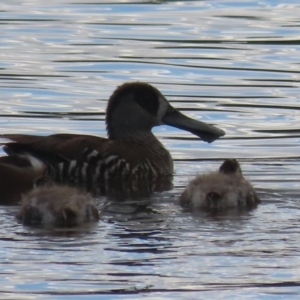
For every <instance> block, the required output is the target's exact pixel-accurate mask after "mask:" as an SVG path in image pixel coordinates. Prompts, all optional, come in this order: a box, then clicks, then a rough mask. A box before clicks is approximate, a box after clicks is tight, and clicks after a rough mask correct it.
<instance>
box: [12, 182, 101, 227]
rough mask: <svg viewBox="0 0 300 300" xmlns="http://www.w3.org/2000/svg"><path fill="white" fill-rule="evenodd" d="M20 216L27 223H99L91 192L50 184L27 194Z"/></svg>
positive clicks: (67, 225)
mask: <svg viewBox="0 0 300 300" xmlns="http://www.w3.org/2000/svg"><path fill="white" fill-rule="evenodd" d="M17 219H18V220H19V221H21V222H22V223H23V224H24V225H42V226H44V227H73V226H78V225H82V224H84V223H88V222H97V221H98V220H99V211H98V209H97V207H96V206H95V204H94V199H93V198H92V196H91V195H90V194H89V193H87V192H84V191H81V190H79V189H78V188H74V187H69V186H66V185H61V186H60V185H55V184H52V183H47V184H45V185H41V186H37V187H35V188H34V189H32V190H31V191H30V192H28V193H26V194H25V195H23V197H22V200H21V209H20V211H19V213H18V214H17Z"/></svg>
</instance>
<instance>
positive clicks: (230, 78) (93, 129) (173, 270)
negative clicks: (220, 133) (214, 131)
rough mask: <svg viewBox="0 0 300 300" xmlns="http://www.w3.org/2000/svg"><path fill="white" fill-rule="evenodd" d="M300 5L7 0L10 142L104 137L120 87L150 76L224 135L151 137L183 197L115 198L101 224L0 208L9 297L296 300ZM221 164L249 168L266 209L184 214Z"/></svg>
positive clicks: (0, 121) (3, 76)
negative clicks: (71, 225)
mask: <svg viewBox="0 0 300 300" xmlns="http://www.w3.org/2000/svg"><path fill="white" fill-rule="evenodd" d="M299 9H300V4H299V3H298V1H287V2H282V1H271V0H269V1H226V0H224V1H221V0H219V1H218V0H216V1H208V0H207V1H162V0H160V1H159V0H157V1H142V0H140V1H131V0H128V1H93V0H91V1H89V2H84V3H83V1H77V0H75V1H74V0H73V1H67V0H54V1H44V0H37V1H21V0H20V1H18V0H16V1H3V3H1V4H0V25H1V34H0V93H1V97H0V108H1V112H0V134H2V133H28V134H41V135H46V134H51V133H59V132H70V133H85V134H94V135H100V136H105V135H106V132H105V123H104V118H105V109H106V103H107V99H108V98H109V96H110V94H111V93H112V92H113V90H114V89H115V88H116V87H117V86H118V85H120V84H121V83H123V82H126V81H135V80H140V81H146V82H149V83H151V84H153V85H155V86H156V87H157V88H158V89H159V90H161V92H162V93H163V94H164V95H165V96H166V97H167V99H168V100H169V101H170V102H171V103H172V105H173V106H175V107H177V108H179V109H180V110H182V111H183V112H184V113H185V114H187V115H189V116H191V117H193V118H196V119H199V120H203V121H206V122H209V123H212V124H215V125H217V126H218V127H220V128H222V129H224V130H225V131H226V136H225V137H224V138H222V139H220V140H218V141H216V142H214V143H213V144H205V143H203V142H201V141H200V140H198V139H197V138H196V137H194V136H192V135H191V134H189V133H186V132H183V131H180V130H177V129H175V128H171V127H167V126H164V127H157V128H155V129H154V132H155V134H156V135H157V136H158V137H159V139H160V140H161V141H162V142H163V144H164V145H165V146H166V147H167V148H168V149H169V151H170V152H171V154H172V157H173V159H174V161H175V171H176V175H175V178H174V190H172V191H169V192H165V193H160V194H159V193H158V194H155V195H153V197H151V198H150V199H144V200H143V201H140V202H139V203H119V204H115V205H112V206H111V207H110V209H109V210H107V211H105V212H104V213H103V214H102V218H101V221H100V222H99V224H97V225H95V226H92V227H86V228H85V227H84V228H81V227H80V228H77V229H75V230H72V231H63V230H62V231H51V230H46V229H45V230H43V229H36V228H34V229H32V228H29V227H24V226H22V225H20V224H18V223H17V222H16V220H15V218H14V216H15V214H16V212H17V211H18V208H17V207H0V210H1V213H0V274H1V276H0V298H1V299H36V298H38V299H48V298H55V299H66V298H70V299H71V298H72V299H87V298H94V299H98V298H104V299H140V298H148V299H207V298H209V297H210V298H212V299H298V298H299V296H300V287H299V282H300V275H299V270H300V260H299V252H300V246H299V242H298V241H299V234H300V226H299V219H300V210H299V208H300V205H299V204H298V201H299V195H300V192H299V184H298V182H299V180H300V168H299V150H300V149H299V137H300V135H299V133H300V128H299V124H300V110H299V108H300V105H299V101H298V97H299V95H300V84H299V82H300V68H299V55H300V46H299V25H300V19H299V11H300V10H299ZM1 154H2V155H4V154H3V151H1ZM224 158H237V159H238V160H239V161H240V163H241V166H242V169H243V173H244V175H245V177H246V178H248V179H249V180H251V182H252V183H253V185H254V186H255V187H256V189H257V191H258V194H259V195H260V197H261V199H262V204H261V205H260V206H259V207H258V208H257V209H256V210H254V211H251V212H249V213H245V214H241V215H238V214H236V215H223V216H219V217H216V218H213V217H211V216H207V215H205V214H203V213H200V212H193V213H191V212H187V211H184V210H182V209H181V208H180V207H179V206H178V198H179V196H180V194H181V192H182V191H183V188H184V187H185V186H186V184H187V183H188V181H189V179H191V178H193V176H194V175H195V174H197V173H199V172H204V171H207V170H215V169H217V168H218V167H219V165H220V164H221V162H222V161H223V159H224ZM16 184H17V183H16ZM102 200H103V201H104V200H105V199H101V201H102Z"/></svg>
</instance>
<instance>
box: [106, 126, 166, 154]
mask: <svg viewBox="0 0 300 300" xmlns="http://www.w3.org/2000/svg"><path fill="white" fill-rule="evenodd" d="M108 137H109V139H111V140H116V141H120V142H124V143H131V144H135V145H139V146H142V147H147V148H163V149H165V148H164V146H163V145H162V144H161V142H160V141H159V140H158V139H157V138H156V137H155V135H154V134H153V133H152V132H151V131H148V130H147V131H142V130H139V131H137V130H132V131H131V130H129V129H123V130H118V131H117V130H114V131H113V132H109V135H108Z"/></svg>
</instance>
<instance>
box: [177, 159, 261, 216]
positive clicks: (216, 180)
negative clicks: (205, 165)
mask: <svg viewBox="0 0 300 300" xmlns="http://www.w3.org/2000/svg"><path fill="white" fill-rule="evenodd" d="M179 202H180V205H181V206H184V207H191V208H198V209H203V210H208V211H219V210H224V209H230V208H238V209H253V208H256V207H257V204H259V203H260V202H261V200H260V199H259V197H258V196H257V194H256V192H255V190H254V188H253V186H252V185H251V183H250V182H249V181H248V180H246V179H245V178H244V176H243V174H242V171H241V168H240V164H239V163H238V161H237V160H236V159H226V160H225V161H224V162H223V164H222V165H221V167H220V168H219V171H217V172H209V173H204V174H199V175H197V176H196V178H194V179H193V180H192V181H191V182H190V183H189V184H188V185H187V187H186V189H185V190H184V192H183V193H182V195H181V197H180V200H179Z"/></svg>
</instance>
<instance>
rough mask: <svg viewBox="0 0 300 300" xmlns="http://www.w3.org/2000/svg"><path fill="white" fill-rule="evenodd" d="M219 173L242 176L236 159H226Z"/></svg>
mask: <svg viewBox="0 0 300 300" xmlns="http://www.w3.org/2000/svg"><path fill="white" fill-rule="evenodd" d="M219 172H221V173H224V174H242V170H241V167H240V164H239V162H238V161H237V160H236V159H234V158H233V159H225V160H224V162H223V164H222V165H221V167H220V168H219Z"/></svg>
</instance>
